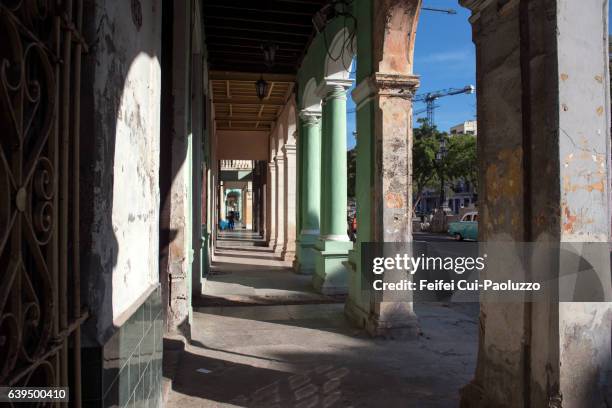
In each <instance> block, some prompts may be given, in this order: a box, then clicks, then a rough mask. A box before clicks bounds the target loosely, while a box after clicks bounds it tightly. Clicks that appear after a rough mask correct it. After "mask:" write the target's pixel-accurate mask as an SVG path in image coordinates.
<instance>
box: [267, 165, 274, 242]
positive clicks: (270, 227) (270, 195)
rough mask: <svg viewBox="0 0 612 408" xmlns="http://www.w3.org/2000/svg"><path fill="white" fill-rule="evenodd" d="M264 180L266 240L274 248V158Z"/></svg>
mask: <svg viewBox="0 0 612 408" xmlns="http://www.w3.org/2000/svg"><path fill="white" fill-rule="evenodd" d="M272 159H273V158H272ZM266 181H267V182H266V241H267V242H268V246H270V248H274V246H275V245H276V163H274V160H271V161H270V162H269V163H268V179H267V180H266Z"/></svg>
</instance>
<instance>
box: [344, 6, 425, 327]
mask: <svg viewBox="0 0 612 408" xmlns="http://www.w3.org/2000/svg"><path fill="white" fill-rule="evenodd" d="M366 5H367V7H366ZM361 6H362V7H360V8H358V9H357V13H358V15H357V18H358V20H359V21H365V20H366V19H369V20H371V24H368V25H366V24H364V25H360V30H359V32H358V38H357V43H358V50H357V59H358V61H359V64H358V65H357V81H358V85H357V87H356V88H355V90H354V91H353V100H354V101H355V103H356V104H357V134H358V136H357V182H356V196H357V225H358V234H357V239H358V241H357V245H355V250H354V251H351V254H350V257H349V262H348V264H349V266H350V268H349V270H350V280H349V296H348V299H347V302H346V307H345V313H346V315H347V316H348V317H349V319H350V320H351V321H352V322H354V323H355V324H356V325H359V326H363V327H365V328H366V329H367V330H368V331H369V332H370V333H371V334H373V335H385V336H386V335H391V336H393V335H402V336H405V335H407V336H414V335H416V334H417V333H418V332H419V329H418V324H417V319H416V315H415V313H414V311H413V304H412V296H411V293H410V292H408V291H406V292H402V293H401V294H394V295H389V294H388V293H385V292H375V291H374V289H373V288H372V287H370V286H369V285H368V283H367V281H366V279H365V278H366V274H368V273H371V271H368V270H362V267H363V265H361V244H362V243H365V242H410V241H412V230H411V227H412V222H411V216H412V195H411V192H412V174H411V166H412V97H413V95H414V92H415V91H416V89H417V87H418V84H419V80H418V77H416V76H414V75H413V73H412V54H413V47H414V39H415V35H416V25H417V21H418V16H419V9H420V1H417V0H404V1H394V0H381V1H369V2H368V1H362V3H361ZM362 27H363V29H362ZM362 61H363V62H364V63H362ZM406 278H410V277H409V276H407V277H406ZM383 279H387V277H384V278H383Z"/></svg>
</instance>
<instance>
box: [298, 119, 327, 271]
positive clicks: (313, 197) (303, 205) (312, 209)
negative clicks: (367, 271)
mask: <svg viewBox="0 0 612 408" xmlns="http://www.w3.org/2000/svg"><path fill="white" fill-rule="evenodd" d="M300 122H301V129H302V134H301V135H300V138H301V146H302V169H301V170H302V172H301V176H300V179H301V186H302V189H301V191H300V211H301V213H302V217H301V218H302V230H301V231H300V235H299V239H298V241H299V242H298V248H297V251H298V258H297V268H296V271H297V272H298V273H302V274H312V273H314V270H315V261H314V260H315V257H314V255H315V252H314V245H315V242H316V241H317V239H318V237H319V232H320V231H319V226H320V219H321V112H309V111H302V112H301V113H300Z"/></svg>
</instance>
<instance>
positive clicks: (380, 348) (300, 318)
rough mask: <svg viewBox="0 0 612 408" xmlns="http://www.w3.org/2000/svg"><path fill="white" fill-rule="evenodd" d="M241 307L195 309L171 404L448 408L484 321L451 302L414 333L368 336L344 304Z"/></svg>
mask: <svg viewBox="0 0 612 408" xmlns="http://www.w3.org/2000/svg"><path fill="white" fill-rule="evenodd" d="M209 309H212V308H209ZM241 309H243V310H235V313H233V316H229V315H227V314H226V315H223V314H218V313H217V314H215V313H201V312H196V313H194V327H195V331H194V340H193V342H192V344H191V345H189V346H188V348H187V349H186V350H185V353H184V355H183V357H182V359H181V367H180V369H179V370H178V372H177V376H176V379H175V382H174V383H173V390H172V393H171V395H170V398H169V400H168V403H167V406H169V407H175V406H176V407H179V406H180V407H181V408H191V407H196V406H197V407H215V406H219V404H232V405H236V406H241V407H266V408H268V407H298V408H304V407H327V408H328V407H349V406H353V407H432V408H433V407H436V408H438V407H440V408H442V407H444V408H446V407H453V406H458V403H459V394H458V390H459V388H460V387H462V386H463V385H465V384H467V383H468V382H469V381H470V379H471V376H472V374H473V370H474V365H475V361H476V350H477V329H478V325H477V323H476V322H475V321H472V319H467V318H466V317H465V316H462V315H460V314H457V313H455V312H454V311H453V310H450V309H449V308H443V307H440V306H435V305H434V306H427V307H424V308H423V310H422V315H423V317H422V318H421V326H422V329H423V333H424V335H423V336H420V337H418V338H416V339H411V340H381V339H372V338H369V337H368V336H366V335H365V334H364V333H363V332H362V331H360V330H356V329H353V328H351V327H350V326H349V325H348V324H347V323H346V322H343V323H341V322H340V320H342V321H344V319H343V315H342V305H333V306H330V305H327V306H324V305H323V306H322V305H313V306H296V307H294V308H293V311H287V313H288V314H289V315H292V316H294V317H293V318H289V319H283V318H282V314H283V313H285V312H284V311H279V310H278V307H276V306H275V307H264V306H262V307H250V308H241ZM264 309H269V310H268V312H266V311H264ZM273 309H276V311H273ZM210 312H212V310H210ZM275 313H277V314H278V313H280V314H278V315H276V316H274V314H275ZM326 315H328V316H330V318H329V319H326V318H325V316H326ZM266 318H274V320H271V321H267V320H265V319H266ZM316 322H318V323H316ZM334 322H335V323H334ZM334 325H336V326H335V327H334ZM200 368H204V369H205V371H204V372H202V371H200V372H198V371H197V370H198V369H200Z"/></svg>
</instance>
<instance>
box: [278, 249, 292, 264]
mask: <svg viewBox="0 0 612 408" xmlns="http://www.w3.org/2000/svg"><path fill="white" fill-rule="evenodd" d="M281 258H283V261H285V262H291V263H293V262H295V250H291V249H287V248H284V249H283V252H282V253H281Z"/></svg>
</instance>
